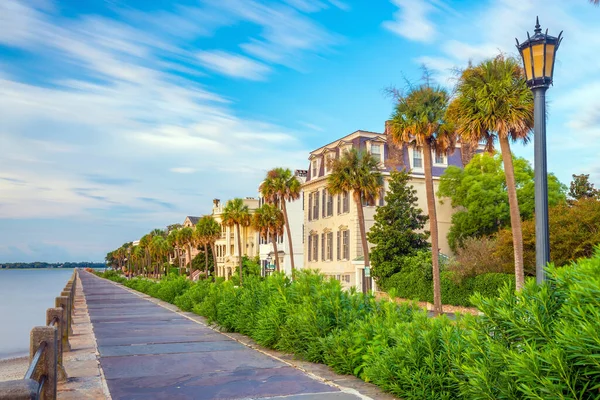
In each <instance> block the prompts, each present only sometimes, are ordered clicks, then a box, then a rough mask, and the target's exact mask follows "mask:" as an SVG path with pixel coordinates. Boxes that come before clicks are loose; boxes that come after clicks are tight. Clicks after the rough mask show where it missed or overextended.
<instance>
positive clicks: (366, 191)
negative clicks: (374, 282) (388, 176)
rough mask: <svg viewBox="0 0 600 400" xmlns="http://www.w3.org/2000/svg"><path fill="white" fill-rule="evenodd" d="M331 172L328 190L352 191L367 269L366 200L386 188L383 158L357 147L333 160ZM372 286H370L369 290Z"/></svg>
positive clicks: (371, 199) (336, 192)
mask: <svg viewBox="0 0 600 400" xmlns="http://www.w3.org/2000/svg"><path fill="white" fill-rule="evenodd" d="M330 168H331V173H330V174H329V176H328V177H327V190H329V193H331V194H332V195H340V194H342V193H344V192H348V193H352V198H353V199H354V203H355V204H356V209H357V212H358V227H359V230H360V239H361V243H362V249H363V255H364V261H365V268H366V267H369V265H370V263H369V245H368V243H367V232H366V228H365V214H364V210H363V199H364V200H366V201H367V202H371V201H374V199H375V197H377V195H378V194H379V192H380V190H381V188H382V187H383V176H382V175H381V172H379V161H378V160H377V159H376V158H375V157H373V156H372V155H371V154H370V153H369V152H366V151H362V150H360V151H359V150H357V149H355V148H352V149H350V150H349V151H345V152H344V154H342V156H341V157H340V158H337V159H333V160H331V166H330ZM369 289H370V288H368V287H367V290H369Z"/></svg>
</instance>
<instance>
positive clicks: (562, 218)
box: [494, 198, 600, 275]
mask: <svg viewBox="0 0 600 400" xmlns="http://www.w3.org/2000/svg"><path fill="white" fill-rule="evenodd" d="M548 215H549V221H548V224H549V230H550V261H551V262H552V263H554V265H557V266H564V265H567V264H569V263H570V262H572V261H575V260H577V259H579V258H584V257H590V256H592V254H593V253H594V246H597V245H598V244H600V223H599V222H598V221H600V201H599V200H595V199H591V198H582V199H580V200H576V201H574V202H572V204H570V205H569V204H566V203H561V204H559V205H557V206H555V207H552V208H550V210H549V213H548ZM497 237H498V238H497V241H496V243H497V246H496V251H495V253H494V254H495V257H496V259H497V262H498V263H499V264H501V265H503V266H507V265H510V263H511V259H510V252H511V251H512V245H511V243H510V231H508V230H507V229H503V230H501V231H500V232H499V233H498V235H497ZM523 244H524V253H523V254H524V257H523V259H524V265H525V272H526V273H527V274H528V275H535V221H534V220H533V219H531V220H528V221H524V222H523Z"/></svg>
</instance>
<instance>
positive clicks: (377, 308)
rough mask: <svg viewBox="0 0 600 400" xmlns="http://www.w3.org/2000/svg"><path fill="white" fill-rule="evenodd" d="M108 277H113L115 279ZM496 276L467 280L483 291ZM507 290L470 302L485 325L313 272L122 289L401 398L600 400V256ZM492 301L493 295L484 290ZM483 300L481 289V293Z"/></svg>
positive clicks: (178, 280)
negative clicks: (431, 312) (167, 302)
mask: <svg viewBox="0 0 600 400" xmlns="http://www.w3.org/2000/svg"><path fill="white" fill-rule="evenodd" d="M111 278H113V279H119V277H114V276H112V277H111ZM503 279H504V278H503V277H499V276H490V277H485V278H480V279H479V280H476V281H473V282H472V284H471V287H470V288H465V289H464V290H457V291H456V293H455V294H452V293H451V292H448V293H449V294H448V296H453V295H454V296H457V297H464V296H465V295H466V293H467V292H469V291H479V292H480V293H481V291H488V289H489V288H488V287H487V286H491V285H492V284H494V283H495V284H496V285H497V286H498V285H499V281H502V280H503ZM548 279H549V280H548V282H547V283H545V284H544V285H537V284H536V283H535V281H534V280H532V279H530V280H528V281H527V283H526V284H525V287H524V288H523V289H522V290H521V291H520V292H517V293H515V292H514V290H513V288H512V287H511V286H510V285H505V286H504V287H502V288H501V289H500V290H499V296H498V297H484V296H482V295H481V294H480V293H476V294H475V295H473V297H472V298H471V302H472V304H474V305H476V306H477V307H478V308H479V310H480V311H481V312H482V313H483V315H482V316H471V315H465V316H461V315H458V316H457V318H456V320H455V321H451V320H450V319H448V318H447V317H446V316H441V317H437V318H428V317H427V315H426V314H425V312H423V311H421V310H419V309H417V308H415V307H413V306H411V305H405V304H403V305H399V304H396V303H395V302H392V301H388V300H381V301H376V300H375V299H374V298H373V297H372V296H370V295H364V294H360V293H356V292H355V291H353V290H352V291H344V290H342V288H341V286H340V284H339V282H338V281H336V280H327V279H326V278H325V277H323V276H322V275H319V274H317V273H315V272H310V271H301V272H299V273H298V275H297V277H296V279H295V280H294V282H291V281H290V280H289V279H288V278H287V277H285V276H283V275H281V274H274V275H272V276H270V277H268V278H266V279H263V278H260V277H250V278H248V279H246V280H245V281H244V286H243V287H236V286H234V284H233V283H232V282H231V281H225V282H223V281H219V282H216V283H212V282H208V281H201V282H198V283H193V284H192V283H185V282H184V281H185V278H183V277H170V278H167V279H165V280H163V281H161V282H159V283H154V282H150V281H147V280H143V279H132V280H129V281H126V282H125V285H127V286H129V287H132V288H136V289H138V290H142V291H146V293H149V294H152V293H154V294H155V295H157V296H158V295H160V296H163V297H165V298H172V297H173V295H175V294H177V295H176V297H175V298H174V299H173V302H174V303H175V304H178V305H180V307H182V308H184V309H192V310H193V311H194V312H195V313H197V314H200V315H203V316H205V317H206V318H207V319H208V320H209V321H210V322H212V323H214V324H217V325H219V326H220V327H221V328H222V329H225V330H228V331H234V332H240V333H243V334H246V335H249V336H251V337H252V338H254V339H255V340H256V341H257V342H258V343H260V344H261V345H264V346H268V347H271V348H275V349H278V350H281V351H284V352H290V353H294V354H295V355H296V356H297V357H300V358H303V359H306V360H309V361H313V362H320V363H325V364H327V365H329V366H331V367H332V368H333V369H334V370H335V371H337V372H339V373H344V374H353V375H356V376H358V377H360V378H362V379H364V380H365V381H368V382H372V383H374V384H376V385H378V386H380V387H381V388H383V389H384V390H386V391H389V392H391V393H393V394H394V395H396V396H398V397H400V398H403V399H407V400H408V399H530V398H536V399H582V400H583V399H598V398H599V397H600V249H597V250H596V254H595V256H594V257H593V258H590V259H585V260H580V261H579V262H578V263H577V264H573V265H571V266H568V267H564V268H553V267H552V268H549V269H548ZM489 290H491V291H492V292H493V290H494V289H489ZM488 292H489V291H488Z"/></svg>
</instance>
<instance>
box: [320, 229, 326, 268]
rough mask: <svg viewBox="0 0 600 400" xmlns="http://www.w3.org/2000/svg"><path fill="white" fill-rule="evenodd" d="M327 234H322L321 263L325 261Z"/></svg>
mask: <svg viewBox="0 0 600 400" xmlns="http://www.w3.org/2000/svg"><path fill="white" fill-rule="evenodd" d="M325 257H326V254H325V233H321V261H325Z"/></svg>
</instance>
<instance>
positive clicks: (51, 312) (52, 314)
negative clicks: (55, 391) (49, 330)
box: [46, 307, 67, 382]
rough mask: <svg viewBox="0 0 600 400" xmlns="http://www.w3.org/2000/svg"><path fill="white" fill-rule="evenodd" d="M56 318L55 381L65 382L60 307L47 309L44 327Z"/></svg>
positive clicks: (61, 313) (62, 323)
mask: <svg viewBox="0 0 600 400" xmlns="http://www.w3.org/2000/svg"><path fill="white" fill-rule="evenodd" d="M55 318H56V320H57V321H58V322H57V324H56V325H55V327H56V331H57V340H56V362H57V364H58V365H57V367H56V373H57V379H58V380H59V381H61V382H62V381H65V380H66V379H67V372H66V371H65V367H64V364H63V340H62V334H63V329H64V328H63V326H64V325H65V321H64V319H63V309H62V308H61V307H58V308H49V309H47V310H46V325H48V326H50V324H51V323H52V321H53V320H54V319H55Z"/></svg>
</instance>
